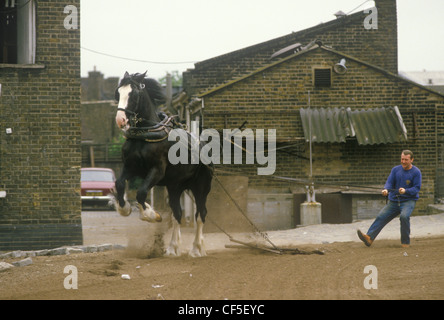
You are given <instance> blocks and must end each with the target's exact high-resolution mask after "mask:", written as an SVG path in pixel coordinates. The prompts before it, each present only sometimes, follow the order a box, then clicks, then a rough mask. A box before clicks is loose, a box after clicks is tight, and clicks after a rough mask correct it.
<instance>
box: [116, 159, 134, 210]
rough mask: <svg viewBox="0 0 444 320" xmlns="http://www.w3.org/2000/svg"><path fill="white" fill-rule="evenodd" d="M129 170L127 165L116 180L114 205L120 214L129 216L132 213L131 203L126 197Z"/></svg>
mask: <svg viewBox="0 0 444 320" xmlns="http://www.w3.org/2000/svg"><path fill="white" fill-rule="evenodd" d="M128 177H129V176H128V174H127V170H126V169H125V167H124V168H123V169H122V173H121V175H120V177H119V179H117V180H116V184H115V185H116V192H117V195H116V199H115V200H114V206H115V208H116V210H117V212H118V213H120V215H122V216H124V217H128V216H129V215H130V214H131V205H130V203H129V202H128V201H126V199H125V189H126V180H127V179H128Z"/></svg>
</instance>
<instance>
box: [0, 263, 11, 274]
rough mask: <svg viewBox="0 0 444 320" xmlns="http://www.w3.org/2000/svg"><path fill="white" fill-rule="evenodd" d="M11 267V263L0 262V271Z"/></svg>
mask: <svg viewBox="0 0 444 320" xmlns="http://www.w3.org/2000/svg"><path fill="white" fill-rule="evenodd" d="M11 268H14V266H13V265H12V264H9V263H6V262H0V272H3V271H6V270H9V269H11Z"/></svg>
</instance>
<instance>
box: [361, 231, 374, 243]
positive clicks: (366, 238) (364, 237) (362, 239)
mask: <svg viewBox="0 0 444 320" xmlns="http://www.w3.org/2000/svg"><path fill="white" fill-rule="evenodd" d="M358 237H359V239H361V241H362V242H364V244H365V245H366V246H367V247H370V246H371V245H372V243H373V240H372V239H370V236H368V235H366V234H363V233H362V232H361V230H358Z"/></svg>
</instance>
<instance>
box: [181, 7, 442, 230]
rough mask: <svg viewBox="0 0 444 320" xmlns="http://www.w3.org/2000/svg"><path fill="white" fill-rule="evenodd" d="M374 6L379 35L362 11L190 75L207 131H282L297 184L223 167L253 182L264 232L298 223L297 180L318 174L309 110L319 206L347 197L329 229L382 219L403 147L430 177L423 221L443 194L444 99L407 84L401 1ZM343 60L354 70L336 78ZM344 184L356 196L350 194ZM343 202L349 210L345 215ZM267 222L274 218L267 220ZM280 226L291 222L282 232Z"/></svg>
mask: <svg viewBox="0 0 444 320" xmlns="http://www.w3.org/2000/svg"><path fill="white" fill-rule="evenodd" d="M375 2H376V8H377V11H376V10H375V9H373V12H375V13H376V12H377V17H378V20H377V23H378V24H377V28H375V29H368V28H366V27H365V26H364V21H365V19H366V18H367V17H368V16H369V12H358V13H355V14H352V15H350V16H343V17H340V18H338V19H336V20H333V21H331V22H328V23H324V24H321V25H318V26H316V27H313V28H309V29H306V30H303V31H300V32H295V33H292V34H290V35H287V36H284V37H281V38H277V39H274V40H271V41H268V42H265V43H261V44H258V45H255V46H252V47H248V48H245V49H242V50H238V51H235V52H232V53H228V54H226V55H223V56H220V57H216V58H213V59H209V60H207V61H203V62H200V63H198V64H196V65H195V69H193V70H188V71H187V72H185V73H184V88H185V90H186V91H187V93H188V94H189V95H194V96H197V97H199V98H201V99H202V100H203V102H202V104H203V106H204V107H203V108H202V109H200V110H198V112H197V113H196V114H197V115H198V116H199V119H200V120H201V122H203V125H204V127H206V128H216V129H223V128H237V127H238V126H239V125H241V124H242V123H243V122H244V121H248V125H247V127H248V128H251V129H277V140H278V149H279V150H280V151H279V152H277V169H276V172H275V174H274V175H275V176H281V177H290V178H292V179H293V181H292V182H288V181H282V180H279V179H270V178H269V177H268V178H265V177H259V176H257V175H256V174H255V170H253V169H254V168H251V166H247V165H243V166H240V167H234V166H231V167H227V166H223V169H224V170H225V171H226V170H231V169H233V172H241V174H242V175H247V176H248V178H249V182H248V209H249V210H248V211H249V214H250V215H251V216H252V218H254V219H256V221H264V222H263V225H262V226H263V227H264V228H268V229H270V228H272V229H273V228H285V227H287V228H288V227H293V226H294V225H296V224H298V217H297V211H298V207H299V204H300V202H303V201H304V200H305V197H304V195H303V193H304V186H303V185H302V184H298V183H296V182H297V181H298V179H299V180H307V179H308V177H309V174H310V162H309V161H308V160H309V157H310V153H309V148H308V146H309V145H308V143H307V141H308V140H309V134H308V133H307V128H306V127H307V121H306V118H304V114H306V113H304V112H306V110H308V107H310V110H311V113H310V114H311V117H312V121H313V131H312V138H313V180H314V181H315V182H316V185H317V186H316V188H317V192H318V193H319V198H318V199H319V201H320V202H321V203H322V202H323V200H320V199H327V196H326V195H322V193H326V194H327V193H332V192H340V193H339V195H338V197H337V199H338V200H337V201H336V202H335V203H334V205H333V206H330V205H324V207H325V212H324V208H323V214H322V215H323V217H322V218H323V222H329V223H334V222H341V223H343V222H351V221H352V220H353V219H362V218H371V217H374V216H375V215H376V214H377V213H378V211H379V209H380V206H381V205H382V204H383V201H384V200H383V199H381V197H380V193H379V191H377V190H379V189H378V188H382V186H383V184H384V182H385V180H386V178H387V176H388V174H389V172H390V169H391V168H392V167H393V166H394V165H397V164H398V163H399V157H400V154H401V151H402V150H403V149H411V150H413V151H414V152H415V154H416V157H415V164H416V165H417V166H418V167H419V168H420V169H421V170H422V173H423V187H422V191H421V199H420V201H419V202H418V205H417V210H415V213H416V214H424V213H426V212H427V206H428V205H429V204H432V203H434V202H435V198H436V197H437V196H438V194H439V186H438V181H439V180H440V179H439V176H438V175H439V172H440V169H439V168H442V167H444V166H443V158H442V151H443V140H442V139H443V135H444V130H443V129H444V128H443V122H442V120H440V119H442V113H443V112H444V96H443V95H440V94H439V93H436V92H433V91H432V90H430V89H428V88H426V87H424V86H422V85H419V84H417V83H414V82H412V81H408V80H406V79H405V78H401V77H399V76H398V64H397V56H398V50H397V15H396V1H395V0H376V1H375ZM296 43H300V44H301V45H300V46H298V45H295V44H296ZM343 59H345V66H346V68H347V72H346V73H342V72H340V70H337V71H339V72H336V71H335V66H336V65H337V64H338V63H339V62H340V61H341V60H343ZM309 101H310V102H309ZM394 107H397V108H394ZM304 110H305V111H304ZM393 110H396V112H395V111H393ZM301 111H302V112H301ZM380 111H381V112H383V114H382V115H381V113H380ZM393 113H396V114H397V115H399V117H398V116H396V119H397V122H398V123H397V126H399V128H400V130H398V131H396V130H395V131H393V132H392V133H388V134H386V135H385V136H384V137H377V133H379V132H383V131H385V130H386V129H387V131H388V132H390V129H393V126H392V125H391V124H384V121H383V120H385V119H386V118H387V117H388V116H389V114H393ZM341 114H342V115H341ZM335 117H338V118H337V119H339V120H340V121H349V122H350V123H352V122H353V125H354V126H355V127H354V128H353V129H354V130H352V131H353V133H347V132H346V130H345V129H347V128H351V125H350V124H347V125H344V128H342V129H341V128H339V131H338V130H337V131H329V130H328V126H327V124H328V123H329V121H330V122H331V119H333V118H335ZM355 118H356V119H358V120H356V119H355ZM335 119H336V118H335ZM353 119H355V120H356V121H355V120H353ZM359 119H361V120H359ZM352 120H353V121H352ZM359 121H360V122H359ZM341 124H342V123H341ZM336 126H337V123H336ZM345 127H347V128H345ZM343 129H344V130H343ZM321 135H323V139H320V137H321ZM360 135H361V137H360ZM362 136H364V138H363V139H362ZM339 186H356V188H351V190H348V191H347V190H346V189H345V190H344V188H340V187H339ZM358 187H359V188H358ZM366 188H368V189H367V190H366ZM373 188H374V189H373ZM357 190H359V191H357ZM344 199H346V201H345V202H347V204H346V206H348V207H349V208H350V210H348V211H350V214H347V215H346V216H345V217H344V216H341V210H342V209H341V205H342V204H343V203H344ZM326 201H327V200H326ZM326 203H327V202H326ZM267 207H268V208H272V210H266V209H264V208H267ZM277 207H279V208H281V209H276V208H277ZM328 207H330V208H328ZM328 209H330V210H329V211H328ZM276 210H277V211H279V210H280V212H276ZM342 211H343V210H342ZM267 215H269V216H270V218H269V219H267V218H264V216H265V217H266V216H267ZM276 220H278V221H283V220H286V221H287V222H286V223H284V224H281V225H279V223H277V222H276ZM270 226H271V227H270Z"/></svg>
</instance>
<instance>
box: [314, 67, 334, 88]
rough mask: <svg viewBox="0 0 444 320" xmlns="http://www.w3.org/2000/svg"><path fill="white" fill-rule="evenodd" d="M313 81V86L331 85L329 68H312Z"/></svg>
mask: <svg viewBox="0 0 444 320" xmlns="http://www.w3.org/2000/svg"><path fill="white" fill-rule="evenodd" d="M313 82H314V86H315V87H327V88H328V87H331V68H314V70H313Z"/></svg>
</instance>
